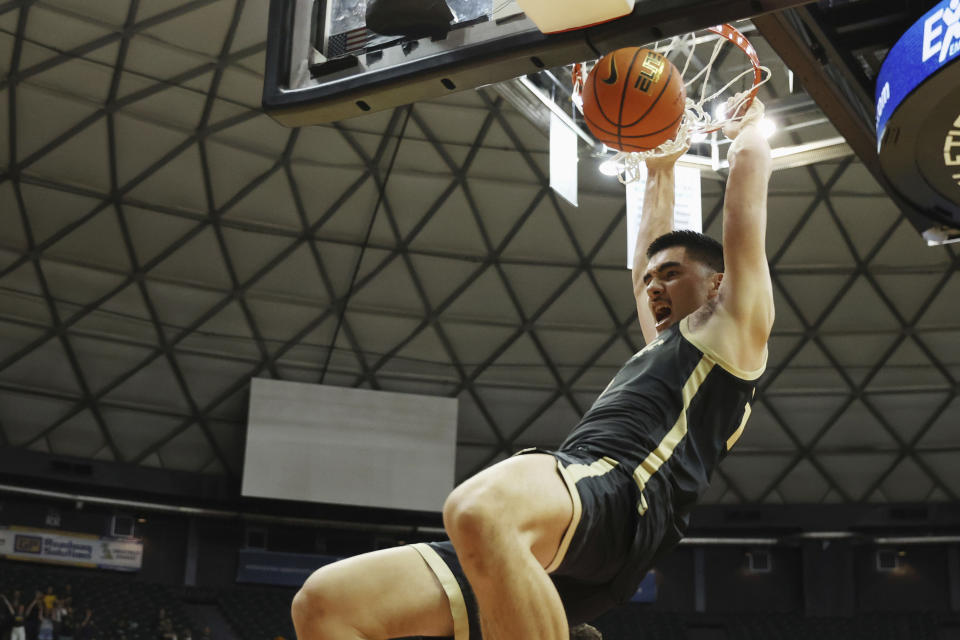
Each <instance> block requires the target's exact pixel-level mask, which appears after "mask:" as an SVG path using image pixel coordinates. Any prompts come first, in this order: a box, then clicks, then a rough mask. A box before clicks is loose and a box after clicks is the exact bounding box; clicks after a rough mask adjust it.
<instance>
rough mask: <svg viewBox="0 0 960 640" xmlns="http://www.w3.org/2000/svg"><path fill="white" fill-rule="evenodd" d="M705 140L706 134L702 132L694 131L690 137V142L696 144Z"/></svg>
mask: <svg viewBox="0 0 960 640" xmlns="http://www.w3.org/2000/svg"><path fill="white" fill-rule="evenodd" d="M706 139H707V134H706V133H705V132H703V131H696V132H694V133H692V134H691V135H690V142H692V143H697V142H703V141H704V140H706Z"/></svg>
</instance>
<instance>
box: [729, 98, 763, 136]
mask: <svg viewBox="0 0 960 640" xmlns="http://www.w3.org/2000/svg"><path fill="white" fill-rule="evenodd" d="M739 99H740V96H739V95H736V96H733V97H732V98H730V99H729V100H727V104H726V109H727V111H728V112H729V111H732V110H733V108H734V106H735V105H736V103H737V102H738V101H739ZM764 110H765V107H764V106H763V102H761V101H760V98H754V99H753V103H752V104H751V105H750V108H749V109H747V112H746V113H744V114H743V116H742V117H741V118H740V119H738V120H734V121H732V122H728V123H727V124H725V125H723V135H725V136H727V137H728V138H730V139H731V140H736V139H737V136H739V135H740V132H741V131H743V130H744V129H745V128H746V127H748V126H750V125H753V124H759V123H760V120H762V119H763V113H764Z"/></svg>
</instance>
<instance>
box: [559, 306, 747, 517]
mask: <svg viewBox="0 0 960 640" xmlns="http://www.w3.org/2000/svg"><path fill="white" fill-rule="evenodd" d="M762 373H763V367H761V368H760V369H759V370H757V371H752V372H745V371H740V370H737V369H736V368H734V367H732V366H730V365H728V364H727V363H724V361H723V360H722V358H720V357H719V356H718V355H717V354H715V353H714V352H713V351H712V350H710V349H709V348H707V347H706V346H705V345H702V344H698V342H697V341H696V339H695V338H694V337H693V336H692V334H691V331H690V330H689V327H688V318H684V319H683V320H682V321H681V322H680V323H678V324H676V325H674V326H672V327H670V328H669V329H668V330H667V331H664V332H663V333H662V334H660V335H659V336H657V338H656V339H655V340H653V341H652V342H651V343H650V344H648V345H647V346H646V347H644V348H643V349H642V350H641V351H639V352H638V353H637V354H636V355H634V356H633V357H632V358H630V359H629V360H628V361H627V363H626V364H625V365H624V366H623V368H621V369H620V371H619V372H618V373H617V375H616V376H615V377H614V378H613V380H612V381H611V382H610V384H609V385H608V386H607V388H606V389H605V390H604V391H603V393H601V394H600V397H598V398H597V400H596V402H594V403H593V406H592V407H590V409H589V410H588V411H587V413H586V414H584V416H583V418H582V419H581V420H580V422H579V423H578V424H577V426H576V427H574V429H573V431H571V433H570V435H569V436H567V439H566V440H565V441H564V443H563V445H561V447H560V450H561V451H569V450H576V449H583V448H586V449H588V450H592V451H596V452H600V453H603V454H604V455H607V456H610V457H611V458H613V459H615V460H617V461H618V462H619V463H620V465H621V467H626V469H627V470H628V471H629V472H631V473H632V474H633V478H634V481H635V482H636V483H637V485H638V487H639V489H640V491H641V504H640V508H639V510H640V512H641V513H643V512H644V510H645V501H644V499H643V497H642V496H643V490H644V488H645V487H646V485H647V483H648V482H649V480H650V478H651V477H652V476H653V475H654V474H660V475H662V477H663V480H665V481H666V483H667V485H668V486H669V487H670V490H671V494H672V496H671V498H670V501H671V502H672V503H673V506H674V516H675V517H676V518H678V519H680V520H681V521H682V523H677V524H678V525H680V529H681V531H682V530H683V529H685V528H686V527H685V524H686V522H685V521H686V515H687V513H688V511H689V509H690V508H691V507H692V506H693V503H694V502H695V501H696V499H697V498H698V497H699V496H700V495H701V494H702V493H703V492H704V491H706V489H707V487H708V485H709V481H710V476H711V474H712V473H713V470H714V468H715V467H716V466H717V464H718V463H719V462H720V461H721V460H722V459H723V458H724V457H725V456H726V454H727V452H728V451H729V450H730V448H731V447H732V446H733V444H734V443H735V442H736V441H737V439H738V438H739V437H740V434H741V433H742V431H743V428H744V426H745V425H746V422H747V419H748V418H749V417H750V401H751V400H752V398H753V395H754V392H755V390H756V386H757V378H759V377H760V375H761V374H762Z"/></svg>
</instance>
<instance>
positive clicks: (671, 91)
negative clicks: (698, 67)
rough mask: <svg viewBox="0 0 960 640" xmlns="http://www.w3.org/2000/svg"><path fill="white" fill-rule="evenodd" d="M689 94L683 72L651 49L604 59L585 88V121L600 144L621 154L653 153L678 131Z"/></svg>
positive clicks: (617, 53) (634, 49)
mask: <svg viewBox="0 0 960 640" xmlns="http://www.w3.org/2000/svg"><path fill="white" fill-rule="evenodd" d="M686 98H687V92H686V90H685V89H684V86H683V79H682V78H681V76H680V72H679V71H678V70H677V68H676V67H675V66H673V63H671V62H670V61H669V60H667V59H666V58H665V57H664V56H662V55H660V54H659V53H657V52H656V51H651V50H650V49H643V48H640V47H627V48H625V49H617V50H616V51H614V52H613V53H609V54H607V55H605V56H604V57H603V58H601V59H600V61H599V62H597V64H596V65H594V67H593V69H592V70H591V71H590V74H589V75H588V76H587V81H586V83H585V84H584V86H583V117H584V119H585V120H586V122H587V127H589V129H590V131H591V133H593V135H594V137H596V138H597V140H599V141H600V142H602V143H603V144H605V145H607V146H608V147H611V148H613V149H618V150H620V151H649V150H650V149H655V148H656V147H658V146H659V145H661V144H662V143H664V142H666V141H667V140H669V139H671V138H672V137H673V136H674V134H676V132H677V129H678V128H679V127H680V121H681V119H682V118H683V108H684V105H685V103H686Z"/></svg>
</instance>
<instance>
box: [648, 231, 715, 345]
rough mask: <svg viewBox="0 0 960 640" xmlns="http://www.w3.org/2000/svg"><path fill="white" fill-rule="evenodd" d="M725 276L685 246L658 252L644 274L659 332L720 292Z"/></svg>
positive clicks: (651, 309) (650, 305)
mask: <svg viewBox="0 0 960 640" xmlns="http://www.w3.org/2000/svg"><path fill="white" fill-rule="evenodd" d="M722 277H723V276H722V275H721V274H719V273H716V272H715V271H713V270H711V269H710V267H708V266H707V265H705V264H703V263H701V262H697V261H696V260H691V259H689V258H688V257H687V250H686V249H685V248H684V247H669V248H667V249H664V250H663V251H660V252H658V253H655V254H654V255H653V257H651V258H650V260H649V261H648V262H647V269H646V271H645V272H644V274H643V283H644V285H645V286H646V292H647V304H648V305H649V307H650V313H652V314H653V318H654V322H656V329H657V333H661V332H663V331H666V330H667V329H669V328H670V327H672V326H673V325H675V324H676V323H678V322H680V321H681V320H683V318H685V317H686V316H688V315H690V314H691V313H693V312H694V311H696V310H697V309H699V308H700V307H702V306H703V305H704V304H705V303H706V302H707V300H709V299H710V298H712V297H713V296H715V295H717V291H718V288H719V286H720V279H721V278H722Z"/></svg>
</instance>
